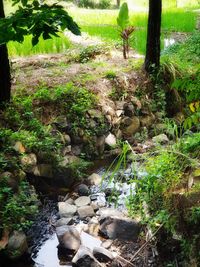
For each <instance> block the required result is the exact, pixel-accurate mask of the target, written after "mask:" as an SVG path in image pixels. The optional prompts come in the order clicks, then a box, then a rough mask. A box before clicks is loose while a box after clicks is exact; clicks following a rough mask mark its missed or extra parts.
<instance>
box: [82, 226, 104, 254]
mask: <svg viewBox="0 0 200 267" xmlns="http://www.w3.org/2000/svg"><path fill="white" fill-rule="evenodd" d="M101 244H102V241H101V240H100V239H99V238H96V237H93V236H92V235H89V234H87V233H85V232H84V231H82V232H81V245H83V246H84V247H86V248H89V249H91V250H93V249H94V248H95V247H100V246H101Z"/></svg>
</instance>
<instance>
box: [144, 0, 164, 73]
mask: <svg viewBox="0 0 200 267" xmlns="http://www.w3.org/2000/svg"><path fill="white" fill-rule="evenodd" d="M161 16H162V0H149V18H148V32H147V46H146V57H145V70H146V71H147V72H148V73H152V72H154V71H158V69H159V66H160V34H161Z"/></svg>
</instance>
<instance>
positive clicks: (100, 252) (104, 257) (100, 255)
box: [93, 247, 114, 262]
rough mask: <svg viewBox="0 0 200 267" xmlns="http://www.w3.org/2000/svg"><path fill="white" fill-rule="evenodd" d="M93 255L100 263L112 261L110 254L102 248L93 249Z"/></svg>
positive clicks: (112, 257)
mask: <svg viewBox="0 0 200 267" xmlns="http://www.w3.org/2000/svg"><path fill="white" fill-rule="evenodd" d="M93 255H94V257H95V258H96V259H97V260H98V261H100V262H109V261H112V260H113V259H114V256H113V254H112V252H110V251H109V250H107V249H105V248H103V247H95V248H94V249H93Z"/></svg>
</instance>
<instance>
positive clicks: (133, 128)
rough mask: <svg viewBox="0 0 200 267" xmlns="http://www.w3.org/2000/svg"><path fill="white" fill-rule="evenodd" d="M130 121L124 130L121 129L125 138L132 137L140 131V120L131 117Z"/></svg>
mask: <svg viewBox="0 0 200 267" xmlns="http://www.w3.org/2000/svg"><path fill="white" fill-rule="evenodd" d="M130 119H131V123H130V124H129V126H128V127H126V128H125V129H121V130H122V132H123V134H125V135H127V136H132V135H133V134H135V133H136V132H138V131H139V129H140V120H139V118H138V117H136V116H135V117H132V118H130Z"/></svg>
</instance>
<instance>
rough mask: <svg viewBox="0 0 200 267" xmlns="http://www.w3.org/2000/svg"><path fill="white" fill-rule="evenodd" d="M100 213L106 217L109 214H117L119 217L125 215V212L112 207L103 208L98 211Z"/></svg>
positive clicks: (102, 216)
mask: <svg viewBox="0 0 200 267" xmlns="http://www.w3.org/2000/svg"><path fill="white" fill-rule="evenodd" d="M97 214H98V215H100V217H101V218H105V217H107V216H117V217H123V216H124V214H123V213H122V212H121V211H119V210H116V209H112V208H102V209H100V210H99V211H98V212H97Z"/></svg>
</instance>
